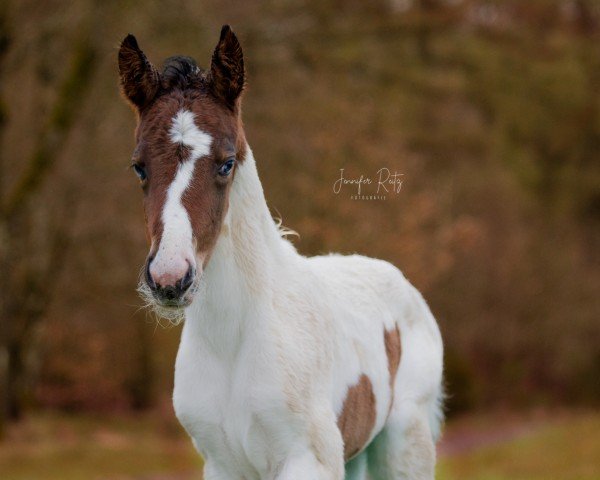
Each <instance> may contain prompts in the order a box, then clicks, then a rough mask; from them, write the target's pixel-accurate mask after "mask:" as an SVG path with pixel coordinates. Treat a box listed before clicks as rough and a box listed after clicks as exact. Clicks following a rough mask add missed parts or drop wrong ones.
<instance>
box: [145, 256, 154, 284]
mask: <svg viewBox="0 0 600 480" xmlns="http://www.w3.org/2000/svg"><path fill="white" fill-rule="evenodd" d="M151 263H152V258H148V261H147V262H146V272H145V275H146V283H147V284H148V286H149V287H150V289H151V290H156V282H155V281H154V279H153V278H152V274H151V273H150V264H151Z"/></svg>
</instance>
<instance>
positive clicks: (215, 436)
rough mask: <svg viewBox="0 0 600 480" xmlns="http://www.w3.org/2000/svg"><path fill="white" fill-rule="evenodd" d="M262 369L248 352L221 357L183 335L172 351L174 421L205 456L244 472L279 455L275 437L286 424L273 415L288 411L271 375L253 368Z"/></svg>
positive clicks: (255, 473) (257, 470)
mask: <svg viewBox="0 0 600 480" xmlns="http://www.w3.org/2000/svg"><path fill="white" fill-rule="evenodd" d="M263 370H264V367H260V368H259V365H257V359H256V358H253V357H251V356H241V357H240V358H238V359H237V360H236V361H223V360H221V359H218V358H215V357H214V356H211V355H207V354H206V353H204V354H203V353H202V352H200V351H198V350H197V349H189V348H187V346H186V345H185V343H184V342H183V341H182V345H181V347H180V351H179V353H178V356H177V363H176V369H175V389H174V394H173V401H174V406H175V411H176V414H177V417H178V419H179V421H180V422H181V424H182V425H183V427H184V428H185V429H186V431H187V432H188V433H189V435H190V436H191V437H192V438H193V439H194V443H195V445H196V446H197V448H198V450H199V451H200V452H201V453H202V454H203V455H204V456H205V457H206V458H214V459H215V460H216V461H218V462H219V463H225V464H226V465H227V466H228V468H230V469H231V470H232V473H236V474H238V475H240V474H242V473H243V476H244V477H246V478H253V477H256V478H260V477H261V476H263V475H264V474H266V473H267V472H268V471H270V470H271V469H272V468H274V466H275V465H276V464H277V462H278V458H279V457H280V456H283V454H280V453H279V448H280V447H282V445H278V446H277V447H276V448H274V445H276V444H277V443H276V442H275V439H276V438H279V437H281V435H282V432H281V429H282V428H284V429H285V428H288V427H287V426H286V425H289V423H287V422H285V421H284V422H279V421H274V420H275V419H281V418H284V419H285V418H286V416H288V411H287V407H286V403H285V400H284V397H283V393H282V389H281V388H280V386H279V385H277V384H275V383H273V380H272V379H273V378H274V377H273V376H272V375H264V374H261V375H257V374H256V372H261V371H263ZM283 435H284V436H289V435H286V434H285V433H283ZM283 449H285V448H283Z"/></svg>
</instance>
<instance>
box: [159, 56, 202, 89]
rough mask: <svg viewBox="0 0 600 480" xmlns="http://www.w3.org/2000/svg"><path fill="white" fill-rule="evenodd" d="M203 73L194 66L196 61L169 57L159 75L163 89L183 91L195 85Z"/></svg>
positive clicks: (188, 58)
mask: <svg viewBox="0 0 600 480" xmlns="http://www.w3.org/2000/svg"><path fill="white" fill-rule="evenodd" d="M203 73H204V71H203V70H202V69H201V68H200V67H198V65H197V64H196V60H194V59H193V58H191V57H185V56H180V55H178V56H175V57H169V58H167V59H166V60H165V62H164V67H163V71H162V75H161V77H162V84H163V88H164V89H166V90H170V89H172V88H180V89H182V90H185V89H186V88H190V87H192V86H194V85H196V84H197V83H198V81H200V80H201V79H202V76H203Z"/></svg>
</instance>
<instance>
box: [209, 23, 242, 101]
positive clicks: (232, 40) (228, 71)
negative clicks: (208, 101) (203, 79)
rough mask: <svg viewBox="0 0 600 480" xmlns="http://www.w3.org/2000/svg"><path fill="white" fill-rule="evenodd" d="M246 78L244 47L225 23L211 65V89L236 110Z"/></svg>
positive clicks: (216, 95)
mask: <svg viewBox="0 0 600 480" xmlns="http://www.w3.org/2000/svg"><path fill="white" fill-rule="evenodd" d="M245 80H246V77H245V73H244V56H243V54H242V47H241V46H240V42H239V41H238V39H237V37H236V36H235V33H233V31H232V30H231V27H230V26H229V25H223V28H221V36H220V38H219V43H218V44H217V47H216V48H215V51H214V53H213V56H212V63H211V66H210V87H211V90H212V92H213V94H214V95H215V97H217V98H218V99H219V100H221V101H222V102H223V103H225V105H226V106H227V107H228V108H230V109H231V110H234V109H235V107H236V105H237V100H238V98H239V97H240V95H241V93H242V90H243V89H244V83H245Z"/></svg>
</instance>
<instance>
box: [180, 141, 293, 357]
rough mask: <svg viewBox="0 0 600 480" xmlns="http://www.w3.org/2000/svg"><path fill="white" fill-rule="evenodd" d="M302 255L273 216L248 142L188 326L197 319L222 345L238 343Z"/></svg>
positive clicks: (204, 332)
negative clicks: (282, 275)
mask: <svg viewBox="0 0 600 480" xmlns="http://www.w3.org/2000/svg"><path fill="white" fill-rule="evenodd" d="M296 255H297V254H296V252H295V250H294V249H293V247H292V246H291V244H289V242H287V241H286V240H284V239H282V238H281V235H280V233H279V230H278V227H277V225H276V224H275V222H274V221H273V219H272V217H271V214H270V212H269V209H268V207H267V203H266V201H265V197H264V193H263V189H262V185H261V183H260V179H259V177H258V172H257V170H256V163H255V161H254V157H253V155H252V151H251V150H250V148H249V147H248V149H247V154H246V158H245V159H244V161H243V162H242V163H240V164H238V166H237V170H236V172H235V178H234V179H233V182H232V186H231V192H230V196H229V208H228V212H227V214H226V216H225V219H224V222H223V226H222V229H221V233H220V234H219V238H218V240H217V243H216V245H215V248H214V251H213V253H212V255H211V257H210V259H209V262H208V265H207V266H206V269H205V271H204V273H203V275H202V278H201V279H200V287H199V291H198V293H197V294H196V296H195V300H194V303H193V304H192V305H191V306H190V307H189V308H188V309H187V310H186V326H187V325H188V324H191V323H193V324H194V325H196V326H197V327H198V328H199V329H200V330H199V333H200V334H201V335H202V336H203V337H207V336H208V337H211V340H212V341H213V342H214V343H215V346H218V347H219V348H224V345H223V344H224V343H227V344H228V345H231V346H233V345H235V344H236V342H235V337H239V336H241V335H243V334H244V332H245V331H247V330H248V328H247V327H248V326H249V325H248V324H249V323H251V322H252V321H253V320H252V319H254V318H257V317H260V312H256V310H257V309H259V308H260V305H261V303H262V301H268V299H269V298H270V294H271V292H272V290H273V288H272V286H273V285H274V284H275V282H278V272H280V271H282V270H283V271H285V265H286V263H287V262H290V261H293V258H295V257H296ZM256 313H259V315H256ZM257 327H258V326H257V325H253V326H252V328H253V329H255V330H256V329H257Z"/></svg>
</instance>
